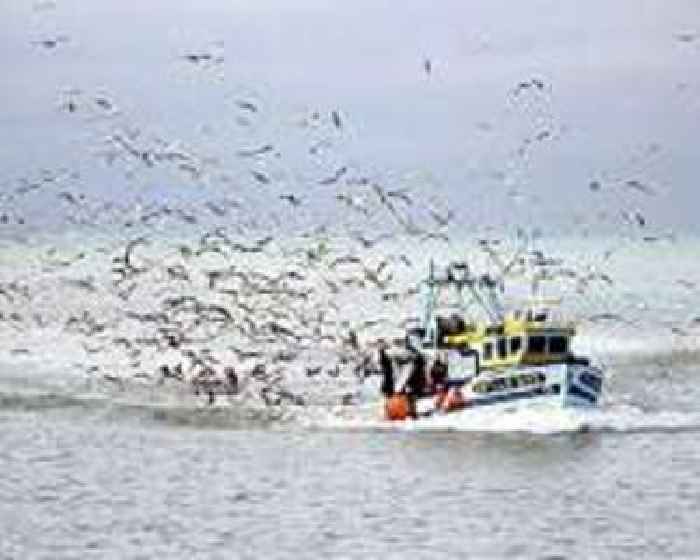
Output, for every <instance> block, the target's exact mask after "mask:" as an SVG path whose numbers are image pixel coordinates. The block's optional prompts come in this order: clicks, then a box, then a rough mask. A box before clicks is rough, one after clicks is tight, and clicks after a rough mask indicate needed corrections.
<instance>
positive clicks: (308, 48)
mask: <svg viewBox="0 0 700 560" xmlns="http://www.w3.org/2000/svg"><path fill="white" fill-rule="evenodd" d="M698 33H700V3H698V2H697V0H688V1H673V2H661V1H660V0H659V1H655V2H651V1H647V2H642V1H620V2H604V1H598V2H585V3H584V2H573V1H571V2H560V1H544V0H543V1H531V2H506V1H494V2H472V1H462V2H458V1H454V2H441V3H436V2H428V1H424V2H417V1H405V2H388V1H385V2H379V1H372V2H370V1H360V2H330V1H327V2H322V1H311V0H304V1H300V2H283V1H281V0H277V1H269V2H261V1H255V2H252V1H227V2H224V1H223V0H203V1H200V2H196V3H195V2H189V1H184V0H174V1H173V0H169V1H167V2H165V1H163V0H155V1H150V2H134V1H131V0H125V1H120V2H116V1H106V0H103V1H94V2H84V1H82V0H56V2H55V5H54V6H52V5H51V4H50V3H49V2H38V3H32V2H31V1H27V2H20V1H19V0H5V1H4V2H3V3H2V5H1V6H0V63H1V64H2V67H3V68H4V69H6V70H5V71H4V72H3V75H2V77H0V161H2V162H3V170H2V171H1V172H0V180H1V181H3V182H4V181H7V180H14V179H16V178H17V177H21V176H25V175H31V173H32V172H33V170H37V169H39V168H42V167H43V168H51V167H56V166H61V165H65V166H68V167H79V168H80V169H81V172H82V173H83V175H84V176H86V177H88V178H91V179H90V180H89V182H90V183H91V185H92V187H90V188H102V189H107V188H109V189H118V188H121V187H120V182H121V181H123V176H122V175H121V174H120V173H116V172H115V171H114V170H113V169H109V170H105V169H104V166H100V164H99V163H98V161H97V159H96V157H95V155H94V152H95V151H96V146H98V145H99V142H100V139H101V138H104V136H105V135H106V134H108V133H109V132H112V131H113V130H114V128H115V127H119V126H123V125H126V124H129V125H132V126H138V127H139V128H141V129H142V130H144V131H147V132H148V133H149V134H152V135H158V136H162V137H167V138H168V139H171V140H172V139H179V140H181V141H182V142H183V143H184V144H187V145H188V146H195V147H196V148H197V149H198V150H199V151H201V153H203V154H207V155H209V156H212V157H217V158H218V159H219V161H221V162H223V163H222V165H223V166H224V167H226V168H227V170H229V171H231V172H232V173H233V174H234V175H236V173H238V176H239V177H243V176H244V174H246V173H247V172H248V169H247V167H246V165H247V163H245V164H243V163H241V162H240V161H237V160H236V159H235V157H231V154H232V153H233V152H234V151H235V150H236V149H238V148H240V147H242V146H251V145H255V144H256V143H262V142H265V141H269V142H274V143H275V144H276V145H279V146H282V147H284V154H283V156H284V157H283V158H282V159H281V161H280V163H279V164H278V168H279V169H277V170H272V171H271V173H272V174H273V175H275V174H277V175H275V176H278V177H284V178H285V180H286V181H287V183H289V184H290V185H293V184H294V182H295V181H298V182H300V183H303V182H305V181H308V180H311V179H310V178H312V177H318V176H323V175H324V173H326V174H327V173H328V172H330V171H332V170H333V169H334V168H335V167H337V166H339V165H344V164H350V165H351V166H354V168H357V169H358V170H360V169H361V170H362V171H364V172H366V173H373V174H375V175H377V176H380V177H382V178H384V180H385V181H388V182H393V183H394V186H399V184H400V183H402V182H406V183H407V184H409V185H410V186H411V187H412V188H414V189H416V190H419V189H423V190H424V191H428V190H430V191H431V192H432V191H434V192H436V193H439V195H440V196H442V197H446V198H447V199H449V200H450V202H451V204H453V205H455V206H456V207H458V208H465V207H468V208H475V211H474V216H475V217H476V219H478V220H480V221H482V222H493V224H494V225H499V224H501V223H505V224H508V223H516V222H517V223H520V222H527V221H528V220H550V219H551V220H553V221H555V222H561V223H568V222H571V221H572V220H574V219H575V215H576V214H577V213H579V214H584V215H585V214H586V212H593V211H600V210H601V209H609V208H611V205H612V206H614V207H615V208H618V207H619V208H622V207H623V206H624V205H625V204H626V203H627V202H628V200H629V202H630V204H633V205H634V206H635V207H636V208H639V209H640V210H643V211H644V213H645V215H647V216H648V217H649V219H650V220H651V222H652V223H653V224H655V225H658V227H660V228H664V227H673V228H674V229H687V228H691V227H694V224H696V222H697V219H696V208H697V206H698V204H697V202H698V196H700V195H698V194H697V177H698V145H699V141H700V78H699V76H700V35H699V36H698V37H697V38H693V37H694V35H695V34H698ZM62 35H65V36H67V37H68V41H67V42H65V43H60V44H59V45H58V46H57V47H56V48H44V47H42V46H41V45H38V44H36V43H35V42H36V41H41V40H43V39H47V38H54V37H57V36H62ZM686 35H690V37H686ZM679 36H681V37H685V38H686V40H683V39H682V38H681V39H679V38H678V37H679ZM689 38H690V40H688V39H689ZM190 52H212V53H214V54H215V55H217V56H218V55H222V56H223V57H224V62H223V63H222V64H219V65H215V64H211V65H206V64H205V65H201V64H200V65H193V64H189V63H187V62H186V61H184V60H183V59H182V58H181V57H182V55H184V54H186V53H190ZM426 57H427V58H430V60H431V61H432V73H431V75H430V76H427V75H426V73H425V72H424V70H423V60H424V58H426ZM202 66H205V67H202ZM207 66H208V67H207ZM531 78H536V79H539V80H542V81H543V82H544V83H545V84H546V87H545V89H544V90H542V91H541V92H539V93H536V92H533V91H531V90H532V89H534V88H530V90H527V91H524V92H521V94H519V95H514V94H513V92H514V90H515V87H516V86H517V84H518V83H519V82H522V81H528V80H530V79H531ZM69 88H79V89H80V90H81V91H83V92H84V96H85V97H89V96H92V97H94V96H96V95H103V94H104V95H106V96H108V97H109V98H110V99H111V100H113V101H114V102H115V103H116V104H117V105H118V106H119V108H120V110H121V114H120V116H119V117H116V118H114V119H111V120H109V119H104V118H101V117H99V116H97V113H95V114H93V113H94V111H93V113H88V112H82V111H78V112H77V113H76V114H75V115H67V114H66V113H65V112H62V111H61V110H60V109H59V107H60V105H61V103H62V102H64V101H65V99H66V96H65V95H64V94H62V92H64V91H66V90H67V89H69ZM239 98H246V99H253V100H255V101H256V102H257V103H259V104H260V106H261V108H262V112H263V113H264V115H262V116H261V117H260V119H259V122H258V123H257V124H256V126H254V127H251V128H245V129H242V128H241V127H240V126H237V125H236V124H235V117H236V115H237V114H238V113H236V109H235V104H234V102H235V100H236V99H239ZM333 109H338V110H340V111H341V115H342V116H343V120H344V123H345V125H346V126H345V128H344V129H343V131H342V134H338V135H336V136H334V137H333V141H334V146H333V149H332V150H329V153H328V154H326V156H325V157H326V159H325V160H323V161H320V162H319V161H310V160H309V158H308V157H307V155H308V154H307V152H306V151H305V150H299V145H300V143H302V142H305V141H310V140H312V139H313V138H310V137H309V136H308V134H307V133H304V134H307V136H301V134H302V133H299V132H298V131H297V130H296V128H295V123H296V122H297V120H298V119H299V118H301V116H302V115H308V114H309V112H310V111H313V110H319V111H320V112H322V113H323V114H327V113H328V112H329V111H331V110H333ZM297 128H298V127H297ZM544 130H547V131H549V136H548V137H547V138H546V139H545V140H544V141H540V142H534V141H532V142H531V143H530V144H527V145H526V150H525V155H518V153H517V150H518V148H519V147H521V146H523V142H527V139H531V138H533V137H534V136H536V135H537V134H538V133H542V132H543V131H544ZM329 134H330V132H329ZM306 146H307V144H305V147H306ZM295 150H296V151H295ZM594 179H597V180H601V181H602V183H603V185H604V186H605V187H607V182H610V183H611V184H612V183H615V182H616V184H618V186H616V187H612V186H611V187H610V188H609V189H607V188H605V189H603V191H601V192H600V193H597V194H594V193H591V192H590V191H589V190H588V184H589V182H590V181H591V180H594ZM169 180H170V179H168V178H167V177H150V178H148V177H146V178H144V179H143V181H145V182H149V181H150V182H153V183H158V184H159V185H164V184H165V183H167V182H168V181H169ZM626 180H637V181H640V182H643V183H645V184H649V185H651V186H653V188H654V189H655V190H656V191H658V194H657V195H656V196H654V197H650V196H648V195H642V194H640V193H635V192H627V191H630V189H625V188H624V187H620V186H619V183H620V182H621V181H626ZM296 188H297V189H301V188H302V187H300V186H299V185H298V184H297V185H296ZM606 191H607V192H606ZM509 193H510V196H509ZM514 193H521V194H522V196H521V197H519V198H518V197H515V198H514V196H515V195H514ZM426 195H427V192H426ZM514 200H515V201H516V202H513V201H514ZM52 204H53V200H51V201H49V202H47V205H52ZM574 207H576V208H577V209H578V210H577V209H574ZM513 208H515V210H513ZM504 209H505V210H504Z"/></svg>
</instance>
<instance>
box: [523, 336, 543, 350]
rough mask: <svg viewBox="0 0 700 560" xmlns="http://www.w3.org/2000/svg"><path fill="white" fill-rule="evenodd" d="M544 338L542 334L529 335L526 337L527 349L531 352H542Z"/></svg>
mask: <svg viewBox="0 0 700 560" xmlns="http://www.w3.org/2000/svg"><path fill="white" fill-rule="evenodd" d="M545 342H546V339H545V338H544V337H543V336H531V337H530V338H528V339H527V351H528V352H532V353H533V354H543V353H544V348H545Z"/></svg>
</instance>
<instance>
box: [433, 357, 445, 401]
mask: <svg viewBox="0 0 700 560" xmlns="http://www.w3.org/2000/svg"><path fill="white" fill-rule="evenodd" d="M446 389H447V364H446V363H445V360H444V358H443V357H442V356H439V355H438V356H436V357H435V359H434V360H433V364H432V366H431V367H430V390H431V392H433V393H442V392H444V391H445V390H446Z"/></svg>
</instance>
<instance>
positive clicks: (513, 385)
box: [509, 377, 519, 389]
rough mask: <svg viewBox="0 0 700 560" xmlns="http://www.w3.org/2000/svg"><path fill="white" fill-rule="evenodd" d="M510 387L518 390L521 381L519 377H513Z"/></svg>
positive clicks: (510, 380)
mask: <svg viewBox="0 0 700 560" xmlns="http://www.w3.org/2000/svg"><path fill="white" fill-rule="evenodd" d="M509 385H510V387H511V388H512V389H517V388H518V385H519V380H518V378H517V377H511V378H510V379H509Z"/></svg>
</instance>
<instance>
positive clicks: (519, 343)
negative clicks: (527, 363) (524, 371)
mask: <svg viewBox="0 0 700 560" xmlns="http://www.w3.org/2000/svg"><path fill="white" fill-rule="evenodd" d="M522 347H523V339H522V338H520V337H519V336H514V337H513V338H511V339H510V353H511V354H517V353H518V352H520V349H521V348H522Z"/></svg>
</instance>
